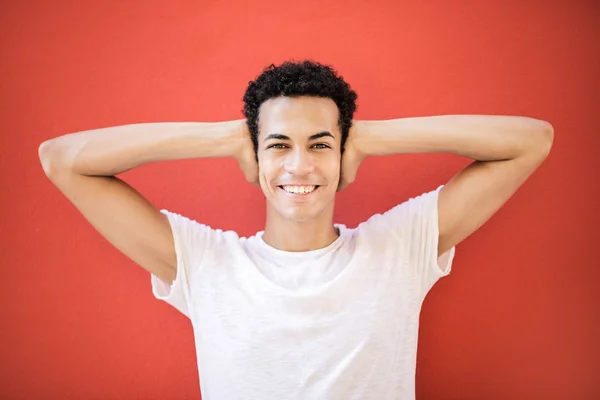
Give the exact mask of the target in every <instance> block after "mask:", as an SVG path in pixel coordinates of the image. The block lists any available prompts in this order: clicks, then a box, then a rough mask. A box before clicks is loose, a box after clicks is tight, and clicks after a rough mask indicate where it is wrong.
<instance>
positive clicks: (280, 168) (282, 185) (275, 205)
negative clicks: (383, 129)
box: [257, 96, 341, 221]
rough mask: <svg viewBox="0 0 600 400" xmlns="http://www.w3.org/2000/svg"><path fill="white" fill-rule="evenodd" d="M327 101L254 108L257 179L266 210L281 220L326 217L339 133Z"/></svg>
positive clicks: (283, 101) (279, 101) (281, 100)
mask: <svg viewBox="0 0 600 400" xmlns="http://www.w3.org/2000/svg"><path fill="white" fill-rule="evenodd" d="M338 112H339V111H338V108H337V106H336V104H335V103H334V102H333V100H331V99H328V98H319V97H308V96H303V97H296V98H290V97H278V98H274V99H270V100H268V101H266V102H264V103H263V104H262V105H261V107H260V117H259V136H258V153H257V154H258V165H259V179H260V186H261V188H262V191H263V193H264V194H265V197H266V198H267V207H271V208H272V209H271V210H270V211H275V212H276V213H278V214H279V215H280V216H282V217H283V218H284V219H287V220H292V221H306V220H310V219H314V218H319V217H321V218H332V217H333V205H334V200H335V193H336V191H337V187H338V183H339V178H340V161H341V151H340V146H341V132H340V129H339V126H338V115H339V114H338Z"/></svg>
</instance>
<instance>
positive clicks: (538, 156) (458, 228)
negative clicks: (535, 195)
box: [340, 115, 554, 257]
mask: <svg viewBox="0 0 600 400" xmlns="http://www.w3.org/2000/svg"><path fill="white" fill-rule="evenodd" d="M553 140H554V129H553V127H552V125H551V124H550V123H548V122H546V121H542V120H538V119H534V118H529V117H520V116H496V115H489V116H488V115H440V116H431V117H413V118H400V119H393V120H382V121H357V120H355V121H353V126H352V128H351V131H350V135H349V136H348V140H347V144H346V150H345V152H346V151H347V154H346V153H345V155H344V157H345V158H346V160H344V159H343V160H342V179H343V181H342V183H341V184H340V185H341V187H342V188H343V187H344V186H346V185H347V184H349V183H350V181H352V180H354V176H355V175H356V170H357V169H358V165H359V164H360V161H361V160H362V159H364V158H365V157H368V156H375V155H387V154H408V153H452V154H456V155H460V156H463V157H468V158H471V159H473V160H475V161H474V162H473V163H471V164H470V165H468V166H467V167H465V168H464V169H463V170H462V171H460V172H459V173H457V174H456V175H455V176H454V177H452V179H450V181H448V183H447V184H446V185H444V187H443V188H442V189H441V190H440V193H439V198H438V225H439V241H438V257H439V256H440V255H441V254H443V253H444V252H446V251H448V250H449V249H451V248H452V247H453V246H455V245H457V244H458V243H460V242H461V241H463V240H464V239H465V238H467V237H468V236H469V235H470V234H472V233H473V232H475V231H476V230H477V229H478V228H479V227H480V226H481V225H483V224H484V223H485V222H486V221H487V220H489V219H490V218H491V217H492V215H494V213H495V212H496V211H498V209H499V208H500V207H502V205H504V203H506V202H507V201H508V199H509V198H510V197H511V196H512V195H513V194H514V193H515V192H516V191H517V189H518V188H519V187H520V186H521V185H522V184H523V183H524V182H525V181H526V180H527V178H528V177H529V176H530V175H531V174H532V173H533V172H534V171H535V170H536V169H537V167H538V166H539V165H540V164H541V163H542V162H543V161H544V159H545V158H546V157H547V156H548V153H549V152H550V148H551V147H552V142H553ZM348 160H351V161H350V162H349V161H348Z"/></svg>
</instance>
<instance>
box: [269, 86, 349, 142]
mask: <svg viewBox="0 0 600 400" xmlns="http://www.w3.org/2000/svg"><path fill="white" fill-rule="evenodd" d="M338 113H339V111H338V108H337V105H336V104H335V102H334V101H333V100H331V99H329V98H322V97H308V96H302V97H277V98H273V99H269V100H267V101H265V102H264V103H262V104H261V106H260V118H259V129H260V134H261V135H264V134H269V133H283V134H288V135H293V134H295V133H304V134H312V133H315V131H323V130H328V131H330V132H332V133H333V132H337V126H338Z"/></svg>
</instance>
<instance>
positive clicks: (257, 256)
mask: <svg viewBox="0 0 600 400" xmlns="http://www.w3.org/2000/svg"><path fill="white" fill-rule="evenodd" d="M356 98H357V96H356V93H355V92H354V91H353V90H352V89H351V88H350V86H349V85H348V84H347V83H346V82H345V81H344V80H343V78H342V77H340V76H338V75H337V73H336V72H335V71H334V70H333V69H332V68H331V67H329V66H325V65H322V64H319V63H316V62H311V61H304V62H297V63H296V62H286V63H283V64H282V65H280V66H274V65H271V66H269V67H267V68H266V69H265V70H264V71H263V72H262V73H261V74H260V76H259V77H257V79H256V80H255V81H252V82H250V84H249V85H248V88H247V90H246V93H245V95H244V110H243V112H244V115H245V116H246V118H245V119H243V120H235V121H227V122H217V123H155V124H134V125H126V126H120V127H112V128H104V129H96V130H91V131H85V132H79V133H74V134H69V135H64V136H61V137H58V138H55V139H52V140H48V141H46V142H44V143H43V144H42V145H41V146H40V148H39V155H40V159H41V162H42V165H43V167H44V171H45V172H46V174H47V176H48V177H49V178H50V179H51V181H52V182H53V183H54V184H55V185H56V186H57V187H58V188H59V189H60V190H61V191H62V192H63V193H64V194H65V196H66V197H67V198H68V199H69V200H70V201H71V202H72V203H73V204H74V205H75V206H76V207H77V209H78V210H79V211H81V213H82V214H83V215H84V216H85V218H86V219H87V220H88V221H90V223H91V224H93V226H94V227H95V228H96V229H97V230H98V231H99V232H100V233H101V234H102V235H103V236H104V237H105V238H106V239H107V240H109V241H110V242H111V243H112V244H114V245H115V246H116V247H117V248H118V249H119V250H120V251H122V252H123V253H124V254H125V255H127V256H128V257H129V258H131V259H132V260H133V261H134V262H136V263H137V264H139V265H140V266H142V267H143V268H145V269H146V270H147V271H149V272H150V273H151V283H152V290H153V293H154V295H155V296H156V297H157V298H159V299H162V300H164V301H166V302H167V303H169V304H171V305H172V306H173V307H175V308H176V309H178V310H179V311H181V312H182V313H183V314H185V315H186V316H187V317H189V318H190V320H191V323H192V326H193V328H194V335H195V343H196V353H197V357H198V371H199V373H200V377H201V391H202V397H203V398H204V399H207V400H208V399H210V400H221V399H377V400H382V399H414V397H415V371H416V352H417V339H418V326H419V313H420V310H421V305H422V302H423V300H424V298H425V296H426V294H427V293H428V292H429V290H430V289H431V287H432V286H433V285H434V284H435V282H436V281H437V280H438V279H439V278H440V277H442V276H445V275H447V274H449V273H450V269H451V264H452V260H453V257H454V254H455V246H456V245H457V244H458V243H460V242H461V241H462V240H464V239H465V238H466V237H468V236H469V235H470V234H471V233H473V232H474V231H476V230H477V229H478V228H479V227H480V226H481V225H482V224H483V223H485V221H487V220H488V219H489V218H490V217H491V216H492V215H493V214H494V213H495V212H496V211H497V210H498V209H499V208H500V207H501V206H502V205H503V204H504V203H505V202H506V201H507V200H508V199H509V198H510V197H511V196H512V195H513V194H514V193H515V191H516V190H517V189H518V188H519V187H520V186H521V185H522V184H523V183H524V182H525V180H526V179H527V178H528V177H529V176H530V175H531V174H532V173H533V172H534V171H535V169H536V168H537V167H538V166H539V165H540V164H541V163H542V162H543V160H544V159H545V158H546V156H547V155H548V153H549V151H550V148H551V146H552V141H553V128H552V126H551V125H550V124H549V123H548V122H545V121H541V120H537V119H533V118H528V117H512V116H478V115H444V116H433V117H415V118H401V119H394V120H385V121H356V120H353V119H352V117H353V114H354V111H355V109H356V105H355V101H356ZM427 152H447V153H452V154H457V155H461V156H464V157H469V158H472V159H473V160H474V162H473V163H472V164H470V165H469V166H468V167H466V168H465V169H463V170H462V171H460V172H458V173H457V174H456V175H455V176H454V177H453V178H452V179H451V180H450V181H449V182H448V183H447V184H445V185H440V186H439V187H437V189H435V190H432V191H430V192H427V193H424V194H422V195H420V196H417V197H414V198H411V199H408V200H406V201H404V202H401V203H399V204H398V205H397V206H395V207H393V208H391V209H390V210H387V211H386V212H384V213H382V214H375V215H373V216H372V217H370V218H369V219H368V220H366V221H364V222H363V223H361V224H359V225H358V226H357V227H355V228H349V227H347V226H345V225H343V224H339V223H335V222H334V221H333V212H334V205H335V196H336V193H337V192H338V191H340V190H342V189H343V188H345V187H346V186H347V185H348V184H350V183H352V181H353V180H354V178H355V176H356V172H357V170H358V168H359V165H360V163H361V161H362V160H364V159H365V158H366V157H369V156H377V155H385V154H406V153H427ZM198 157H234V158H235V159H236V160H237V161H238V164H239V165H240V167H241V170H242V172H243V173H244V176H245V177H246V179H247V180H248V182H251V183H253V184H256V185H258V186H259V187H260V188H261V190H262V192H263V193H264V196H265V198H266V206H267V218H266V222H265V229H264V230H263V231H260V232H257V233H256V234H255V235H253V236H251V237H240V236H239V235H238V234H237V233H235V232H233V231H227V232H223V231H222V230H219V229H213V228H211V227H209V226H207V225H204V224H202V223H200V222H197V221H193V220H191V219H189V218H186V217H184V216H182V215H180V214H177V213H173V212H170V211H167V210H161V211H159V210H157V209H156V208H155V207H154V206H153V205H152V204H150V203H149V202H148V201H147V200H145V199H144V198H143V197H142V196H141V195H140V194H139V193H138V192H136V191H135V190H134V189H133V188H132V187H131V186H129V185H128V184H127V183H125V182H124V181H122V180H121V179H119V178H117V177H116V176H115V175H117V174H119V173H122V172H124V171H127V170H129V169H132V168H135V167H138V166H140V165H143V164H146V163H150V162H157V161H164V160H174V159H183V158H198ZM390 174H393V171H391V172H390Z"/></svg>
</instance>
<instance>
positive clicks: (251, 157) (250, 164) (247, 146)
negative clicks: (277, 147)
mask: <svg viewBox="0 0 600 400" xmlns="http://www.w3.org/2000/svg"><path fill="white" fill-rule="evenodd" d="M238 122H239V126H238V129H239V131H238V133H239V135H240V136H241V137H242V138H243V141H242V143H241V145H240V148H239V149H238V152H237V154H236V155H235V159H236V160H237V162H238V165H239V167H240V169H241V170H242V172H243V174H244V177H245V178H246V180H247V181H248V182H249V183H251V184H253V185H256V186H258V187H260V183H259V181H258V162H257V161H256V151H255V150H254V144H253V143H252V137H251V136H250V130H249V129H248V124H247V123H246V120H245V119H241V120H238Z"/></svg>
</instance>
